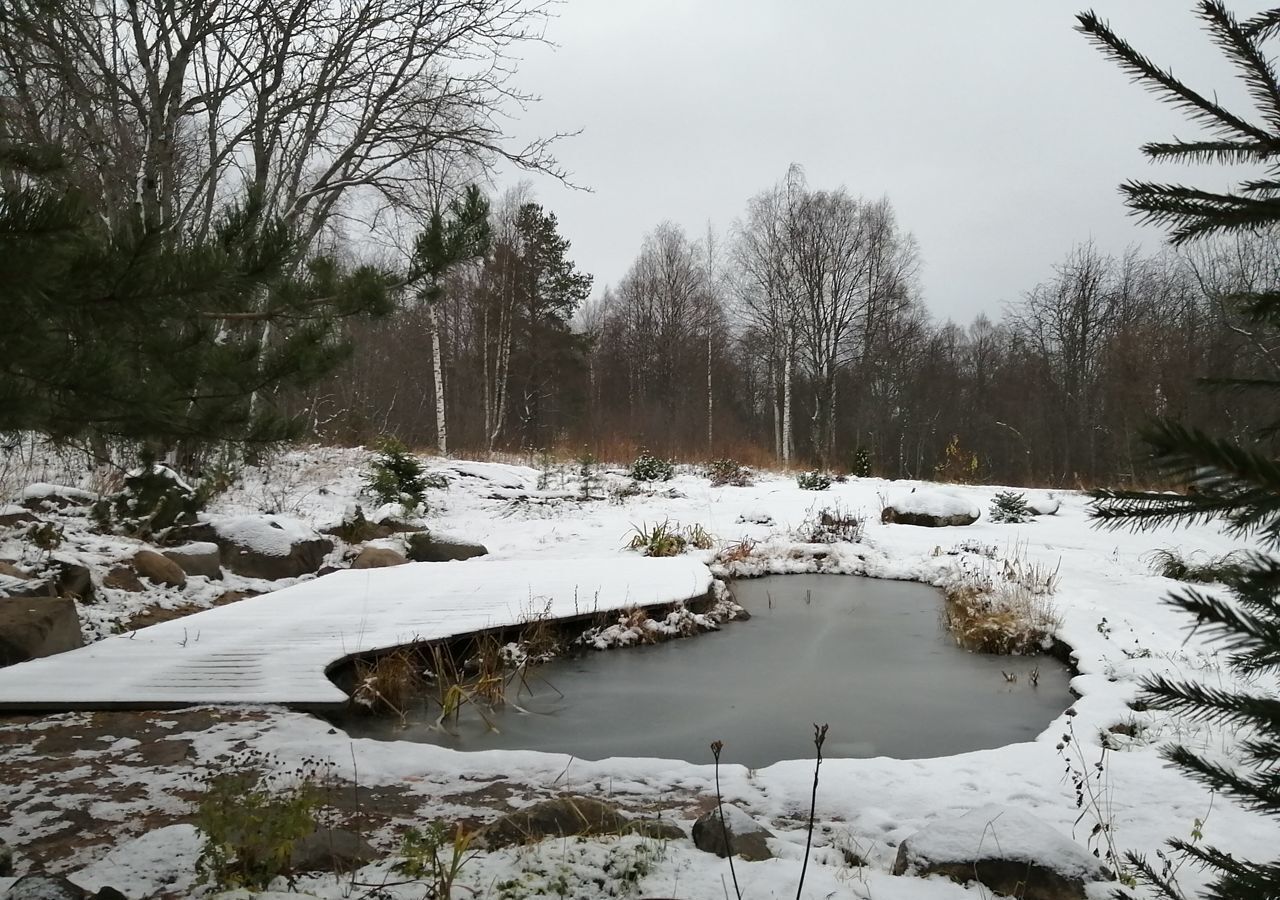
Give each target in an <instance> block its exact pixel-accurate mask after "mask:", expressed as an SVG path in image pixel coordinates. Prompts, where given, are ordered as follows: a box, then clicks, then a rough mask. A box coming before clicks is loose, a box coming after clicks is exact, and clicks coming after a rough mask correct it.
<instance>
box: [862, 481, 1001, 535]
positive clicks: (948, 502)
mask: <svg viewBox="0 0 1280 900" xmlns="http://www.w3.org/2000/svg"><path fill="white" fill-rule="evenodd" d="M980 515H982V511H981V510H980V509H979V508H978V505H977V504H976V503H974V502H973V501H972V500H970V499H969V498H967V497H962V496H960V495H959V494H953V493H950V492H949V491H944V490H937V489H934V490H927V489H924V488H913V489H911V490H910V491H906V492H903V493H900V494H897V495H895V496H893V497H891V498H890V499H889V500H888V501H887V502H886V503H885V505H884V510H883V511H882V512H881V513H880V521H881V522H885V523H886V524H898V525H923V526H925V527H928V528H937V527H941V526H945V525H972V524H973V523H974V522H976V521H978V517H979V516H980Z"/></svg>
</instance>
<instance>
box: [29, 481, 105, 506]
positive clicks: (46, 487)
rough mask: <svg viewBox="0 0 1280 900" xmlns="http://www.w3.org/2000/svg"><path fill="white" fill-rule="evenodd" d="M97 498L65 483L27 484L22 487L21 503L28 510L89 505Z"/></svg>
mask: <svg viewBox="0 0 1280 900" xmlns="http://www.w3.org/2000/svg"><path fill="white" fill-rule="evenodd" d="M97 499H98V498H97V497H96V496H95V495H93V494H91V493H89V492H88V491H82V490H81V489H80V488H74V487H70V486H68V485H65V484H45V483H43V482H40V483H37V484H29V485H27V486H26V487H25V488H23V489H22V501H21V502H22V505H23V506H24V507H26V508H27V509H29V510H41V509H68V508H70V507H73V506H89V505H90V504H92V503H93V502H94V501H95V500H97Z"/></svg>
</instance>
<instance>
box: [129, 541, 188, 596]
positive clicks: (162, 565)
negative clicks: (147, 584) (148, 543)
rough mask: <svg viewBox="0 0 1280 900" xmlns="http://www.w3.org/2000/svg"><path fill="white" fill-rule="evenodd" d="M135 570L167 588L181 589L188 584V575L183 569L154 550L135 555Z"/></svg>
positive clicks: (140, 551)
mask: <svg viewBox="0 0 1280 900" xmlns="http://www.w3.org/2000/svg"><path fill="white" fill-rule="evenodd" d="M133 568H134V569H135V570H136V571H137V573H138V574H139V575H141V576H142V577H143V578H149V579H150V580H151V581H154V582H155V583H156V584H163V585H165V586H166V587H176V588H180V587H184V586H185V585H186V583H187V573H186V572H183V571H182V567H181V566H179V565H178V564H177V563H176V562H174V561H173V560H171V559H168V558H167V557H165V556H162V555H161V554H159V553H157V552H156V551H154V550H139V551H138V552H137V553H135V554H134V555H133Z"/></svg>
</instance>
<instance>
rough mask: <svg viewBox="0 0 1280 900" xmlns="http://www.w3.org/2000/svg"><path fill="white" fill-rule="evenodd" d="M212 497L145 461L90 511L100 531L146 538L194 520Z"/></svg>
mask: <svg viewBox="0 0 1280 900" xmlns="http://www.w3.org/2000/svg"><path fill="white" fill-rule="evenodd" d="M211 496H212V494H211V493H210V492H208V491H198V490H196V489H195V488H193V487H192V486H191V485H190V484H188V483H187V482H186V481H184V480H183V479H182V478H181V476H179V475H178V473H177V472H174V471H173V470H172V469H170V468H168V467H167V466H161V465H157V464H155V463H144V464H143V466H142V467H141V468H139V469H136V470H134V471H132V472H130V473H129V474H128V475H127V476H125V479H124V488H123V489H122V490H121V491H119V492H118V493H116V494H113V495H111V496H109V497H104V498H102V499H101V500H99V501H98V502H97V503H95V504H94V505H93V506H92V507H91V508H90V510H89V514H90V516H91V517H92V518H93V521H94V524H95V525H96V526H97V527H98V528H99V529H100V530H101V531H104V532H111V531H118V532H121V533H123V534H128V535H132V536H134V537H141V538H148V537H150V536H151V535H153V534H155V533H156V532H158V531H162V530H163V529H165V528H168V527H170V526H172V525H189V524H191V523H192V522H195V520H196V513H198V512H200V510H202V509H203V508H204V506H205V504H206V503H207V502H208V500H209V498H210V497H211Z"/></svg>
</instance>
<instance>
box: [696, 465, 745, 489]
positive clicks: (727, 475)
mask: <svg viewBox="0 0 1280 900" xmlns="http://www.w3.org/2000/svg"><path fill="white" fill-rule="evenodd" d="M707 477H708V478H709V479H711V484H712V485H714V486H716V487H723V486H724V485H733V486H734V487H749V486H750V485H751V470H750V469H748V468H747V467H746V466H744V465H742V464H740V463H739V462H738V461H737V460H736V459H713V460H711V462H710V464H708V465H707Z"/></svg>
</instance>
